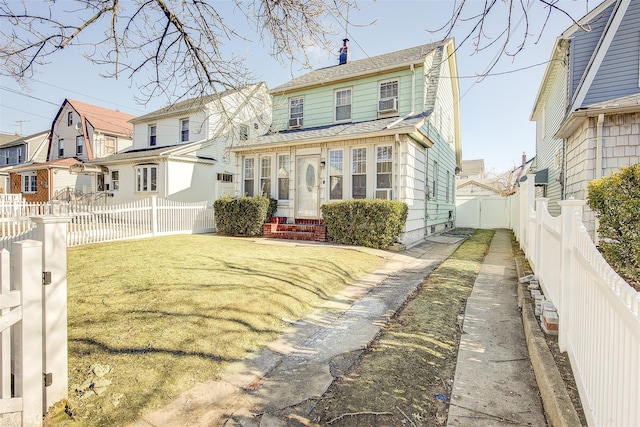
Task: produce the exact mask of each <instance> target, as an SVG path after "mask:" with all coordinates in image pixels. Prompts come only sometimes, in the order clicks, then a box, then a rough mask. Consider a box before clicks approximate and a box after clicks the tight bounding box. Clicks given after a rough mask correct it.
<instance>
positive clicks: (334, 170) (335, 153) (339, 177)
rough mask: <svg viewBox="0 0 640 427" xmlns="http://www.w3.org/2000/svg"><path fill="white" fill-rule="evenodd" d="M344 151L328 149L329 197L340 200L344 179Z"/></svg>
mask: <svg viewBox="0 0 640 427" xmlns="http://www.w3.org/2000/svg"><path fill="white" fill-rule="evenodd" d="M343 175H344V151H342V150H331V151H329V199H330V200H341V199H342V198H343V194H342V183H343V181H344V178H343Z"/></svg>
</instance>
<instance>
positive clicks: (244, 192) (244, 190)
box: [242, 157, 259, 196]
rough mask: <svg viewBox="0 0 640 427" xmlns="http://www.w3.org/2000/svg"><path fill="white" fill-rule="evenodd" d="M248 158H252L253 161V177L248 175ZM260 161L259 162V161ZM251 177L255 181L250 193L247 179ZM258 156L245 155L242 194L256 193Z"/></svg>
mask: <svg viewBox="0 0 640 427" xmlns="http://www.w3.org/2000/svg"><path fill="white" fill-rule="evenodd" d="M247 160H251V161H252V163H253V164H252V167H251V170H252V171H253V176H252V177H251V178H249V177H247ZM258 163H259V162H258ZM248 179H250V180H252V181H253V188H252V189H251V192H250V193H249V191H247V188H246V182H247V180H248ZM256 181H257V180H256V157H244V158H243V159H242V194H243V195H244V194H251V195H254V196H255V195H256Z"/></svg>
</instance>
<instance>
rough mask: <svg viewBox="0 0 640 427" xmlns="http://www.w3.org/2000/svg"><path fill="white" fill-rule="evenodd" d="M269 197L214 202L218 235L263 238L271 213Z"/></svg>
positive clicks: (228, 199)
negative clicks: (264, 225)
mask: <svg viewBox="0 0 640 427" xmlns="http://www.w3.org/2000/svg"><path fill="white" fill-rule="evenodd" d="M269 204H270V202H269V198H267V197H261V196H257V197H237V198H231V197H229V196H225V197H221V198H220V199H217V200H216V201H215V202H213V210H214V214H215V218H216V227H217V228H218V233H221V234H227V235H230V236H238V235H240V236H261V235H262V224H264V222H265V221H266V220H267V215H268V212H269Z"/></svg>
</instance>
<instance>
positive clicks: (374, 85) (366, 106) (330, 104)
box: [273, 64, 424, 130]
mask: <svg viewBox="0 0 640 427" xmlns="http://www.w3.org/2000/svg"><path fill="white" fill-rule="evenodd" d="M419 65H420V64H419ZM422 68H423V67H422V66H417V67H414V71H415V81H414V76H413V74H412V72H411V69H410V67H408V66H407V67H406V69H402V70H398V71H395V72H390V73H388V74H383V75H376V76H371V77H365V78H362V79H358V80H354V81H349V82H342V83H333V84H329V85H326V86H322V87H318V88H312V89H306V90H300V91H295V92H290V93H287V94H285V95H278V96H275V97H274V101H273V105H274V109H273V110H274V112H273V117H274V120H273V128H274V130H285V129H288V121H289V99H290V98H295V97H298V96H304V125H303V128H312V127H317V126H325V125H327V124H331V123H334V122H335V120H334V118H335V105H334V93H335V91H336V90H337V89H342V88H351V97H352V98H351V102H352V104H351V105H352V107H351V120H350V121H352V122H362V121H367V120H374V119H377V118H378V117H388V116H394V115H396V116H403V115H407V114H409V113H411V112H412V106H413V109H414V110H415V111H421V110H422V107H423V99H424V96H423V93H424V79H423V78H422V77H421V76H422V75H423V74H424V71H421V69H422ZM392 79H398V111H397V112H395V113H389V114H388V115H384V116H379V115H378V98H379V95H378V90H379V89H378V84H379V83H380V82H382V81H386V80H392ZM413 86H415V91H414V92H413V93H412V90H411V89H412V87H413ZM415 111H414V112H415Z"/></svg>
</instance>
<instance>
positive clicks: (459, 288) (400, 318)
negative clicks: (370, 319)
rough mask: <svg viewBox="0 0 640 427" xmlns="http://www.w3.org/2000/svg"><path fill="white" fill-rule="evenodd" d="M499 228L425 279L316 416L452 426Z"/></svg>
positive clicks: (480, 235)
mask: <svg viewBox="0 0 640 427" xmlns="http://www.w3.org/2000/svg"><path fill="white" fill-rule="evenodd" d="M493 234H494V232H493V231H489V230H479V231H477V232H476V233H475V234H474V235H473V236H471V237H470V238H469V239H468V240H467V241H465V242H464V243H463V244H462V245H461V246H460V248H458V250H457V251H456V252H455V253H454V254H452V255H451V257H449V258H448V259H447V260H446V261H444V262H443V263H442V264H441V265H440V266H439V267H438V268H437V269H436V270H434V272H433V273H432V274H431V275H430V276H429V277H428V278H427V279H426V280H425V281H424V283H423V284H422V286H421V287H420V288H419V289H418V290H417V291H416V293H415V294H414V296H413V297H412V298H411V299H410V300H409V301H408V302H407V304H406V305H405V306H404V308H403V309H402V310H400V311H399V312H398V314H397V315H396V317H395V318H394V319H393V320H392V321H391V322H390V323H389V325H388V326H387V327H386V328H385V329H384V330H383V331H382V332H381V333H380V334H379V336H378V337H377V339H376V340H375V341H374V342H373V343H372V344H371V345H370V346H369V348H368V349H367V350H366V351H365V352H363V354H362V355H361V356H360V358H359V359H358V361H357V363H356V365H355V366H354V367H353V368H352V369H351V370H349V372H348V373H346V374H345V375H344V376H342V377H340V378H338V379H337V380H336V381H335V382H334V383H333V384H332V386H331V387H330V388H329V390H328V391H327V392H326V393H325V394H324V395H323V397H322V398H321V399H320V400H319V401H318V402H317V405H316V406H315V409H314V411H313V412H312V414H311V417H310V419H311V420H312V421H313V422H315V423H319V424H322V425H338V426H377V425H384V426H407V425H409V426H418V425H421V426H440V425H444V424H446V420H447V414H448V401H449V396H450V393H451V388H452V385H453V377H454V374H455V367H456V360H457V355H458V344H459V342H460V335H461V322H462V318H463V315H464V310H465V304H466V301H467V298H468V297H469V295H470V293H471V290H472V288H473V283H474V281H475V278H476V276H477V274H478V272H479V271H480V267H481V265H482V261H483V260H484V257H485V255H486V253H487V251H488V249H489V244H490V243H491V238H492V237H493Z"/></svg>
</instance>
